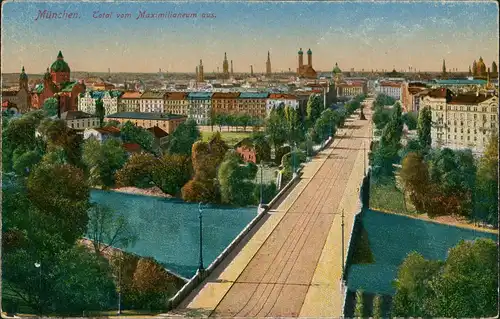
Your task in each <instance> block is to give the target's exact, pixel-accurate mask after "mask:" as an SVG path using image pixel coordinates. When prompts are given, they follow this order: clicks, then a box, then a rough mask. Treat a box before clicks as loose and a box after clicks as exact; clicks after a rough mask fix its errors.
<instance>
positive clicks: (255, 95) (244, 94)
mask: <svg viewBox="0 0 500 319" xmlns="http://www.w3.org/2000/svg"><path fill="white" fill-rule="evenodd" d="M268 95H269V94H268V93H256V92H241V93H240V96H239V98H240V99H266V98H267V96H268Z"/></svg>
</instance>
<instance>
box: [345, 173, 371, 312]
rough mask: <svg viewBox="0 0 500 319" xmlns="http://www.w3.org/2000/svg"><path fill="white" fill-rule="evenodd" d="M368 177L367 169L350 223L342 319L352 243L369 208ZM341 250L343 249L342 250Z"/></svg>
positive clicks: (352, 252)
mask: <svg viewBox="0 0 500 319" xmlns="http://www.w3.org/2000/svg"><path fill="white" fill-rule="evenodd" d="M370 176H371V169H370V168H369V169H368V173H367V174H366V176H365V177H363V181H362V182H361V187H360V190H361V191H360V194H359V202H358V213H357V214H356V215H354V221H353V223H352V228H351V237H350V238H349V244H348V246H347V247H348V248H347V257H346V259H345V261H343V262H344V273H343V274H342V282H341V285H342V286H341V287H342V293H343V298H344V301H343V306H342V317H344V313H345V309H346V304H347V290H348V288H347V273H348V270H349V265H350V263H351V260H352V258H353V254H354V241H355V239H354V238H356V237H357V235H358V234H359V232H360V230H361V226H362V225H361V222H362V221H361V220H362V216H363V212H364V211H365V210H367V209H368V208H369V201H370ZM342 249H343V248H342Z"/></svg>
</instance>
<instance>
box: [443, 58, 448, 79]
mask: <svg viewBox="0 0 500 319" xmlns="http://www.w3.org/2000/svg"><path fill="white" fill-rule="evenodd" d="M446 76H447V74H446V62H445V60H444V59H443V73H442V77H443V79H444V78H446Z"/></svg>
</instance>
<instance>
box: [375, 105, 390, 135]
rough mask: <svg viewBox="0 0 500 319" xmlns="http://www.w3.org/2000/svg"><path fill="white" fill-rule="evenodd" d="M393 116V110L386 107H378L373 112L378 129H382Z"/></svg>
mask: <svg viewBox="0 0 500 319" xmlns="http://www.w3.org/2000/svg"><path fill="white" fill-rule="evenodd" d="M390 118H391V111H390V110H388V109H385V108H384V107H377V108H376V109H375V113H373V123H375V127H376V128H377V129H378V130H381V129H383V128H384V127H385V125H386V124H387V123H388V122H389V120H390Z"/></svg>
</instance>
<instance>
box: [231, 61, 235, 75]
mask: <svg viewBox="0 0 500 319" xmlns="http://www.w3.org/2000/svg"><path fill="white" fill-rule="evenodd" d="M231 77H234V72H233V60H231Z"/></svg>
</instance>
